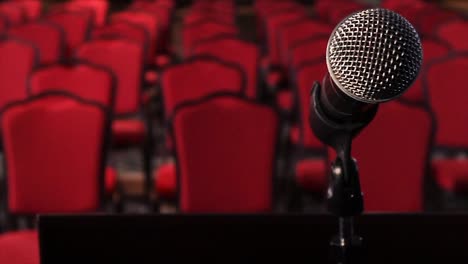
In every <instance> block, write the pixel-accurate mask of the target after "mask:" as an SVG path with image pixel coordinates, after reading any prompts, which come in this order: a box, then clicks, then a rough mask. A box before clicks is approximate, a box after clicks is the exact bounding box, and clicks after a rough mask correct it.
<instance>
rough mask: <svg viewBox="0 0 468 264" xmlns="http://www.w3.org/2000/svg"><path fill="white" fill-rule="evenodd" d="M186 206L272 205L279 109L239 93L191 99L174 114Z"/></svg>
mask: <svg viewBox="0 0 468 264" xmlns="http://www.w3.org/2000/svg"><path fill="white" fill-rule="evenodd" d="M172 124H173V131H174V138H175V145H176V153H177V165H178V173H179V177H178V179H179V184H180V190H179V203H180V210H181V211H182V212H187V213H200V212H205V213H207V212H210V213H213V212H215V213H221V212H222V213H227V212H229V213H247V212H266V211H271V210H272V204H273V197H272V196H273V190H274V188H273V180H274V177H273V175H274V173H275V171H274V164H275V159H276V157H275V154H276V143H277V136H278V129H279V117H278V114H277V113H276V112H275V111H273V110H272V109H271V108H268V107H266V106H261V105H258V104H256V103H253V102H252V101H247V100H245V99H240V98H236V97H229V96H227V97H226V96H221V97H213V98H211V99H204V100H200V102H198V103H195V102H191V103H189V104H187V106H185V107H181V108H179V109H178V110H177V111H176V113H175V116H174V120H173V123H172Z"/></svg>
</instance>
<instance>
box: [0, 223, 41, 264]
mask: <svg viewBox="0 0 468 264" xmlns="http://www.w3.org/2000/svg"><path fill="white" fill-rule="evenodd" d="M0 262H1V263H18V264H39V263H40V261H39V235H38V233H37V231H35V230H28V231H19V232H9V233H5V234H2V235H0Z"/></svg>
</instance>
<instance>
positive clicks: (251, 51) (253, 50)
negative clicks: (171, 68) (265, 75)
mask: <svg viewBox="0 0 468 264" xmlns="http://www.w3.org/2000/svg"><path fill="white" fill-rule="evenodd" d="M226 51H229V52H226ZM192 54H194V55H198V54H209V55H212V56H216V57H218V58H220V59H221V60H224V61H228V62H231V63H236V64H238V65H240V66H241V67H242V68H243V70H244V72H245V73H246V77H247V87H246V88H247V91H246V95H247V96H248V97H250V98H256V96H257V84H258V72H259V58H260V53H259V50H258V48H257V47H256V46H255V45H254V44H250V43H246V42H243V41H241V40H238V39H235V38H230V37H221V38H215V39H207V40H206V41H203V42H201V43H199V44H197V45H195V47H194V50H193V52H192Z"/></svg>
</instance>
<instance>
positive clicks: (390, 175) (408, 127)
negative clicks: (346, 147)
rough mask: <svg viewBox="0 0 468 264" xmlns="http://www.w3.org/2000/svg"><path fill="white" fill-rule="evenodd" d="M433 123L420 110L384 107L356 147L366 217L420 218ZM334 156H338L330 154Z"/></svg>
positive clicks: (425, 111)
mask: <svg viewBox="0 0 468 264" xmlns="http://www.w3.org/2000/svg"><path fill="white" fill-rule="evenodd" d="M432 128H433V124H432V118H431V114H430V113H429V110H428V109H427V108H425V107H422V106H415V105H410V104H404V103H400V102H398V101H392V102H388V103H384V104H381V105H380V106H379V111H378V113H377V115H376V117H375V119H374V120H373V121H372V123H371V124H370V125H369V126H368V127H367V128H365V129H364V130H363V131H362V133H361V134H360V135H358V137H357V138H356V139H355V140H354V142H353V147H352V148H353V150H352V155H353V157H355V158H356V159H357V162H358V166H359V174H360V179H361V189H362V192H363V193H364V208H365V211H367V212H382V211H387V212H420V211H422V210H423V208H424V199H423V198H424V189H423V186H424V178H425V175H426V173H427V172H428V167H429V156H430V154H429V153H430V147H431V140H432V138H431V135H432ZM329 153H330V156H332V157H333V156H334V153H332V151H330V152H329Z"/></svg>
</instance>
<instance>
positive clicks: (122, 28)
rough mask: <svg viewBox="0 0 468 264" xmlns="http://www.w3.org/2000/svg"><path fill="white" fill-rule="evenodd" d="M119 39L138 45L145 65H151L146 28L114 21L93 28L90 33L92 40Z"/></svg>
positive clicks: (148, 37) (148, 36) (148, 35)
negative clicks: (140, 47) (142, 53)
mask: <svg viewBox="0 0 468 264" xmlns="http://www.w3.org/2000/svg"><path fill="white" fill-rule="evenodd" d="M116 37H121V38H125V39H128V40H132V41H134V42H136V43H139V44H140V45H141V46H142V49H143V50H144V56H145V58H146V63H148V64H152V62H153V61H152V60H153V58H152V57H151V54H153V53H154V52H152V53H150V51H149V47H150V34H149V32H148V30H147V28H145V27H143V26H141V25H139V24H134V23H132V22H127V21H123V20H122V21H118V20H117V21H114V22H111V23H109V24H107V25H105V26H102V27H99V28H95V29H94V30H93V32H92V38H93V39H99V38H103V39H106V38H116Z"/></svg>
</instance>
